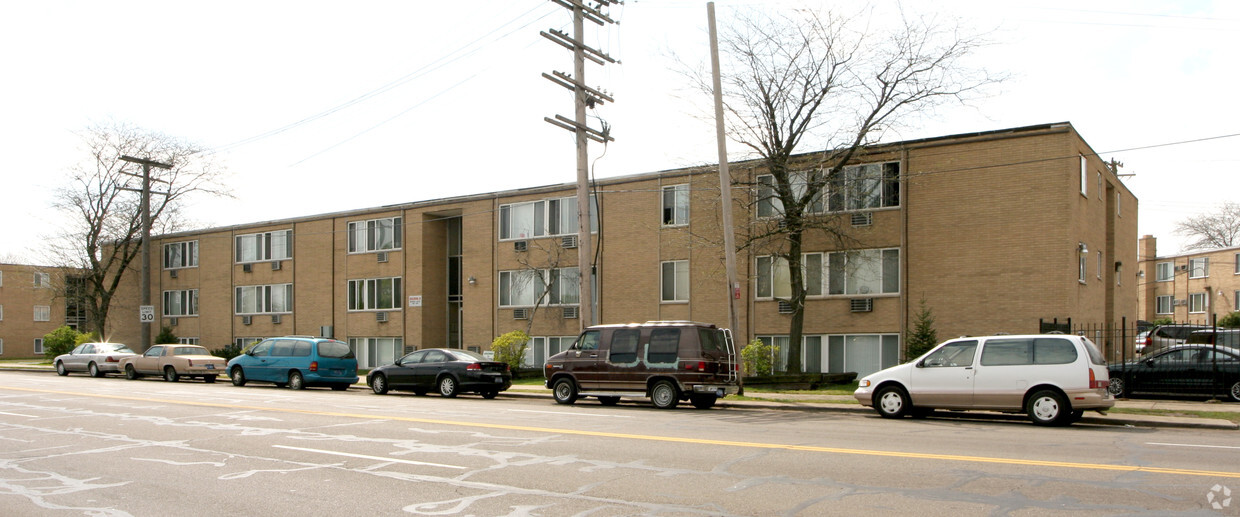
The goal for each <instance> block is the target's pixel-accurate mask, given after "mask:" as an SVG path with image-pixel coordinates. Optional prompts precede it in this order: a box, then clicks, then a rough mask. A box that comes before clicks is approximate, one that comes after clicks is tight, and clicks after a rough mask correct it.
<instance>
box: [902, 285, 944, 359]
mask: <svg viewBox="0 0 1240 517" xmlns="http://www.w3.org/2000/svg"><path fill="white" fill-rule="evenodd" d="M937 344H939V333H938V331H936V330H934V313H932V312H930V308H929V307H926V300H925V298H923V299H922V300H921V310H919V311H918V312H917V316H916V320H915V323H914V326H913V332H912V333H911V334H909V336H908V351H907V352H906V357H905V360H911V359H915V358H917V357H921V355H922V354H924V353H926V352H929V351H930V349H931V348H934V345H937Z"/></svg>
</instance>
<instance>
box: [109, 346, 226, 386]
mask: <svg viewBox="0 0 1240 517" xmlns="http://www.w3.org/2000/svg"><path fill="white" fill-rule="evenodd" d="M226 364H227V361H225V360H224V358H222V357H216V356H214V355H211V352H209V351H207V349H206V347H201V346H198V345H155V346H152V347H151V348H148V349H147V350H146V352H143V353H142V355H135V356H129V357H125V358H123V359H121V363H120V369H121V371H123V372H125V378H126V379H129V380H134V379H138V378H141V377H142V376H143V375H162V376H163V377H164V380H165V381H168V382H176V381H178V380H180V378H181V377H198V378H201V379H202V380H204V381H206V382H215V377H216V376H218V375H223V374H224V366H225V365H226Z"/></svg>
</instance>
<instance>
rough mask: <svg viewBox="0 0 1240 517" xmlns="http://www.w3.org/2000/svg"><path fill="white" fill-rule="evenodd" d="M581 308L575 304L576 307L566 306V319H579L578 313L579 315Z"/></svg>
mask: <svg viewBox="0 0 1240 517" xmlns="http://www.w3.org/2000/svg"><path fill="white" fill-rule="evenodd" d="M579 309H580V308H579V307H575V306H574V307H565V308H564V319H566V320H575V319H577V318H578V315H579V313H580V310H579Z"/></svg>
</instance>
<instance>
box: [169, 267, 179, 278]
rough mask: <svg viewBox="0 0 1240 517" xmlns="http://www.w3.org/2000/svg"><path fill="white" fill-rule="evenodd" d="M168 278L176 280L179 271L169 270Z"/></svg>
mask: <svg viewBox="0 0 1240 517" xmlns="http://www.w3.org/2000/svg"><path fill="white" fill-rule="evenodd" d="M168 276H170V277H172V278H176V277H177V270H175V269H169V270H168Z"/></svg>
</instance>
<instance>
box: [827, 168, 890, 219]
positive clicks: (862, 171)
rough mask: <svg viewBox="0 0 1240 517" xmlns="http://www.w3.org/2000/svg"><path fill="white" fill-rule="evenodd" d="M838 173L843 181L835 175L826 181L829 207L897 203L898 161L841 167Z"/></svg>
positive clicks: (875, 206) (885, 205)
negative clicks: (828, 190) (828, 192)
mask: <svg viewBox="0 0 1240 517" xmlns="http://www.w3.org/2000/svg"><path fill="white" fill-rule="evenodd" d="M841 173H842V174H843V176H844V177H843V183H840V180H839V179H838V178H837V179H832V180H830V181H828V183H829V185H830V196H829V198H830V202H829V206H828V209H829V210H832V211H835V210H864V209H868V208H882V207H888V206H899V205H900V164H899V163H897V162H888V163H870V164H866V165H855V166H852V167H845V168H844V170H843V171H841Z"/></svg>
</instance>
